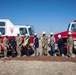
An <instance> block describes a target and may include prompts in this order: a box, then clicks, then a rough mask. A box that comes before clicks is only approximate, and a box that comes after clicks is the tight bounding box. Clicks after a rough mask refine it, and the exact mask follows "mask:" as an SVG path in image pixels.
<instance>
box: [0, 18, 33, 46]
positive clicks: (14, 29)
mask: <svg viewBox="0 0 76 75" xmlns="http://www.w3.org/2000/svg"><path fill="white" fill-rule="evenodd" d="M0 33H1V36H2V40H3V38H4V36H5V35H8V40H10V37H11V36H14V37H16V36H17V34H18V33H19V34H20V36H21V37H22V38H24V37H25V36H24V35H25V34H28V35H29V36H30V45H32V44H33V38H34V36H33V34H34V30H33V28H32V27H31V26H29V25H14V24H13V23H12V22H11V21H10V20H8V19H0Z"/></svg>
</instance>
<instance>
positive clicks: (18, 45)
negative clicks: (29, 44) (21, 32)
mask: <svg viewBox="0 0 76 75" xmlns="http://www.w3.org/2000/svg"><path fill="white" fill-rule="evenodd" d="M21 43H22V38H21V36H17V37H16V44H17V47H16V50H17V54H18V56H21V51H20V50H21V46H20V44H21Z"/></svg>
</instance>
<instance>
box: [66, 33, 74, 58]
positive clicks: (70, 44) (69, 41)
mask: <svg viewBox="0 0 76 75" xmlns="http://www.w3.org/2000/svg"><path fill="white" fill-rule="evenodd" d="M72 48H73V38H72V36H71V32H69V33H68V39H67V56H69V57H71V56H72Z"/></svg>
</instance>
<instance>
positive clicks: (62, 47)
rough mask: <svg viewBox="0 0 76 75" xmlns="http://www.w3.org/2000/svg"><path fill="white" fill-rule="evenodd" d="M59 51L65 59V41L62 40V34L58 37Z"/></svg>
mask: <svg viewBox="0 0 76 75" xmlns="http://www.w3.org/2000/svg"><path fill="white" fill-rule="evenodd" d="M58 49H59V53H60V54H59V55H60V56H62V57H63V56H64V41H63V39H62V38H61V35H60V34H59V35H58Z"/></svg>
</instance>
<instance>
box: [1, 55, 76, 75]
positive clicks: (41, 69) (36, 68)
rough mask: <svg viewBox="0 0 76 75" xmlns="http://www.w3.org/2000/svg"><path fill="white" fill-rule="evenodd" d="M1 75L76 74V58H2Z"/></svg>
mask: <svg viewBox="0 0 76 75" xmlns="http://www.w3.org/2000/svg"><path fill="white" fill-rule="evenodd" d="M0 75H76V58H66V57H51V56H38V57H35V56H31V57H18V58H8V59H2V60H0Z"/></svg>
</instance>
